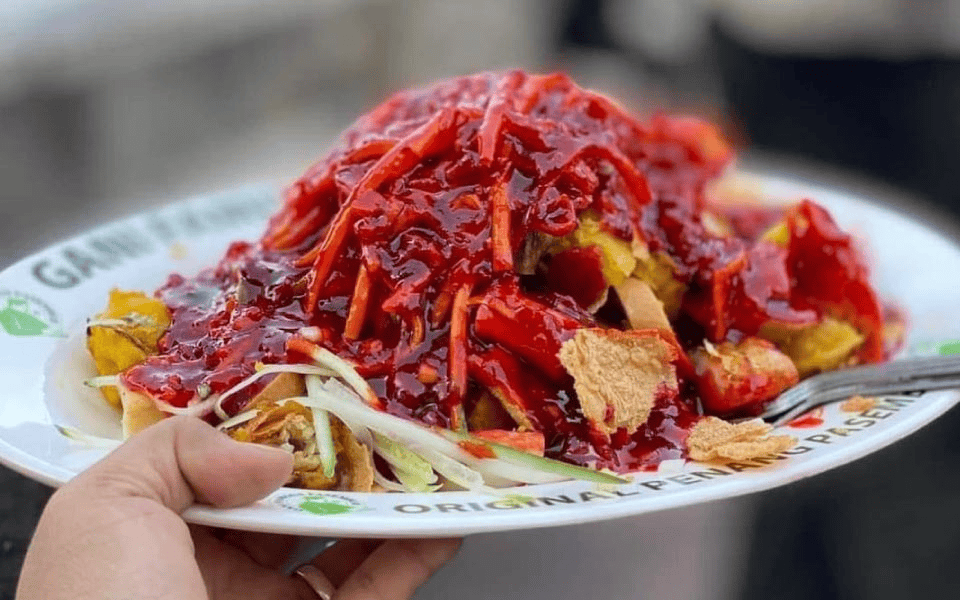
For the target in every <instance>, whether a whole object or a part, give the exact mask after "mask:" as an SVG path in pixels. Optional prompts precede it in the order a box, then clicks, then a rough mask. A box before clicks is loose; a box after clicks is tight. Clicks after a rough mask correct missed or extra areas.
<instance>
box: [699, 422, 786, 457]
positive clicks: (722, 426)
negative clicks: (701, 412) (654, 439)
mask: <svg viewBox="0 0 960 600" xmlns="http://www.w3.org/2000/svg"><path fill="white" fill-rule="evenodd" d="M772 429H773V428H772V427H771V426H770V425H769V424H767V423H764V422H763V421H761V420H760V419H754V420H751V421H744V422H742V423H728V422H726V421H724V420H722V419H718V418H717V417H705V418H703V419H701V420H700V422H698V423H697V424H696V425H695V426H694V428H693V430H692V431H691V432H690V436H689V437H688V438H687V450H688V451H689V453H690V458H691V459H693V460H698V461H702V462H707V461H715V460H749V459H751V458H758V457H761V456H768V455H770V454H777V453H779V452H783V451H784V450H788V449H790V448H792V447H793V446H794V445H795V444H796V443H797V439H796V438H795V437H793V436H789V435H770V431H771V430H772Z"/></svg>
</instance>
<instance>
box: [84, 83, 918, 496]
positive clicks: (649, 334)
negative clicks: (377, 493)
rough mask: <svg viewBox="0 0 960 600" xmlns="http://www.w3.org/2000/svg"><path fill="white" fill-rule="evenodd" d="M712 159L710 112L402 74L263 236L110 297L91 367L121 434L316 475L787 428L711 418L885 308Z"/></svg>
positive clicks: (493, 462) (540, 466) (406, 469)
mask: <svg viewBox="0 0 960 600" xmlns="http://www.w3.org/2000/svg"><path fill="white" fill-rule="evenodd" d="M732 158H733V152H732V150H731V148H730V147H729V146H728V145H727V143H726V142H725V141H724V140H723V139H722V138H721V137H720V135H719V133H718V131H717V129H716V128H715V127H713V126H711V125H709V124H707V123H704V122H702V121H699V120H696V119H691V118H685V117H668V116H664V115H657V116H654V117H652V118H650V119H648V120H646V121H638V120H637V119H635V118H633V117H631V116H630V115H629V114H628V113H627V112H626V111H625V110H624V109H623V108H621V107H620V106H618V105H617V104H615V103H614V102H613V101H611V100H609V99H608V98H606V97H604V96H602V95H599V94H596V93H594V92H590V91H587V90H583V89H581V88H579V87H578V86H576V85H575V84H574V83H573V82H571V81H570V80H569V79H568V78H566V77H565V76H563V75H545V76H541V75H528V74H526V73H523V72H520V71H513V72H508V73H483V74H479V75H474V76H470V77H462V78H458V79H453V80H449V81H444V82H441V83H438V84H436V85H434V86H431V87H428V88H425V89H422V90H414V91H406V92H400V93H398V94H397V95H395V96H394V97H392V98H390V99H388V100H387V101H386V102H385V103H383V104H382V105H380V106H379V107H377V108H375V109H374V110H373V111H371V112H370V113H369V114H367V115H365V116H363V117H361V118H360V119H359V120H358V121H357V122H356V123H355V124H354V125H353V126H352V127H350V128H349V129H348V130H347V131H346V132H345V133H344V134H343V136H342V138H341V143H340V144H339V145H338V146H337V147H336V148H335V149H334V150H333V151H331V152H330V153H329V154H328V155H327V156H326V157H324V158H323V159H322V160H321V161H320V162H319V163H317V164H316V165H315V166H314V167H312V168H311V169H309V170H308V171H307V173H306V174H305V175H304V176H303V177H302V178H301V179H299V180H298V181H296V182H295V183H294V184H293V185H292V186H291V187H290V188H289V189H288V191H287V192H286V194H285V196H284V199H283V206H282V207H281V208H280V210H279V211H278V212H277V213H276V214H275V215H274V216H273V218H272V219H271V220H270V223H269V225H268V227H267V230H266V232H265V234H264V236H263V237H262V238H261V239H260V240H259V241H258V242H257V243H255V244H251V243H243V242H237V243H235V244H233V245H232V246H231V248H230V249H229V250H228V251H227V253H226V255H225V257H224V258H223V260H222V261H221V262H220V263H219V264H218V265H216V266H215V267H212V268H210V269H208V270H206V271H203V272H202V273H200V274H198V275H197V276H194V277H191V278H184V277H182V276H179V275H172V276H171V277H170V279H169V281H168V282H167V284H166V285H164V286H163V287H162V288H160V290H158V291H157V293H156V297H155V298H148V297H147V296H144V295H142V294H141V295H139V296H137V295H136V294H135V293H129V292H127V293H121V292H116V293H115V294H114V295H112V296H111V302H110V306H109V307H108V310H107V311H106V312H105V313H104V314H102V315H99V316H98V317H97V318H95V319H94V321H92V322H91V324H90V325H91V326H90V338H89V346H90V350H91V353H92V354H93V356H94V358H95V359H96V361H97V364H98V366H110V365H113V366H110V368H100V373H101V375H107V376H109V377H110V378H102V377H101V378H96V379H95V380H94V383H95V384H96V385H99V386H104V389H105V390H115V391H116V392H117V394H116V395H115V398H116V399H118V401H119V403H120V404H121V406H122V409H123V411H124V424H125V430H126V431H129V432H133V431H135V430H136V429H138V428H141V427H143V426H146V425H147V424H149V423H151V422H153V421H155V420H156V419H159V418H162V417H163V416H164V415H167V414H193V415H196V416H200V417H203V418H206V419H209V420H210V421H211V422H214V423H219V426H220V427H221V428H222V429H224V430H226V431H228V432H229V433H230V435H232V436H234V437H236V438H237V439H242V440H245V441H253V442H259V443H268V444H273V445H277V446H280V447H283V448H286V449H288V450H289V451H290V452H292V453H293V454H294V457H295V473H294V480H293V481H292V483H293V484H295V485H302V486H305V487H312V488H324V489H326V488H339V489H357V490H368V489H371V488H372V487H375V486H378V487H379V488H383V489H390V490H394V489H398V490H399V489H402V490H413V491H430V490H434V489H437V486H444V488H446V487H466V488H470V489H487V487H489V486H502V485H512V484H517V483H528V484H533V483H543V482H548V481H555V480H557V479H562V478H570V477H577V478H582V479H588V480H591V481H596V482H601V483H603V482H613V481H615V480H616V478H615V477H614V476H613V475H610V474H609V473H604V471H613V472H618V473H627V472H631V471H634V470H637V469H652V468H655V467H656V466H657V465H658V464H659V463H661V462H662V461H664V460H674V459H680V458H686V457H688V456H692V457H694V458H695V457H696V456H723V455H724V453H723V452H722V451H719V450H717V448H718V447H719V446H718V445H723V444H738V445H737V448H736V451H737V453H738V455H740V454H742V453H743V452H744V451H748V450H745V448H747V449H749V448H750V447H753V448H755V449H756V451H757V452H760V451H763V452H772V451H777V450H779V449H783V448H786V447H788V446H789V444H790V443H792V442H791V440H790V438H788V437H785V436H779V437H778V436H774V437H767V433H768V431H767V430H766V429H765V428H764V427H762V426H757V425H756V424H754V425H752V426H750V427H748V428H740V427H739V426H731V425H729V424H727V423H724V422H723V421H719V420H717V419H713V418H706V417H705V415H721V416H743V415H748V414H751V413H754V412H756V411H757V410H759V409H760V407H762V405H763V403H764V402H766V401H767V400H769V399H770V398H772V397H773V396H775V395H776V394H777V393H779V391H781V390H782V389H784V388H785V387H788V386H790V385H792V384H793V383H796V381H797V380H798V379H799V378H800V377H802V376H806V375H809V374H812V373H814V372H817V371H818V370H822V369H832V368H842V367H843V366H846V365H849V364H856V363H865V362H877V361H880V360H884V359H885V358H886V357H887V355H888V354H889V352H890V351H891V350H892V349H893V348H894V347H895V346H896V342H897V340H895V339H891V338H890V336H889V335H888V334H887V333H885V332H892V331H894V330H896V329H897V328H896V327H891V326H890V325H896V324H898V319H897V318H896V316H895V315H894V313H893V312H892V311H889V310H887V309H885V308H883V307H882V306H881V304H880V303H879V301H878V299H877V296H876V294H875V292H874V291H873V289H872V287H871V286H870V283H869V278H868V270H867V267H866V263H865V261H864V259H863V258H862V256H861V254H860V252H859V251H858V249H857V247H856V245H855V244H854V242H853V240H852V239H851V237H850V236H849V235H847V234H846V233H844V232H843V231H841V230H840V229H839V228H838V227H837V225H836V224H835V223H834V222H833V220H832V219H831V217H830V215H829V214H828V213H827V212H826V211H825V210H824V209H823V208H822V207H820V206H818V205H817V204H815V203H814V202H812V201H810V200H803V201H801V202H799V203H797V204H796V205H793V206H777V207H774V206H764V205H763V204H762V203H754V204H749V205H745V204H735V203H731V202H730V201H729V197H730V195H727V194H724V193H723V192H722V191H720V188H718V187H716V186H714V185H713V183H714V182H716V181H717V180H718V178H719V177H720V176H721V174H722V173H723V171H724V170H725V169H726V168H727V166H728V165H729V163H730V162H731V161H732ZM120 300H123V304H122V305H121V303H120ZM131 303H132V304H131ZM134 305H136V306H142V307H145V308H144V312H143V313H141V312H138V310H139V309H136V308H130V309H129V310H128V307H130V306H134ZM147 313H149V314H147ZM148 317H149V321H148V320H147V318H148ZM161 322H162V323H164V325H163V326H162V327H161V328H160V329H157V328H156V326H155V324H156V323H161ZM150 327H153V328H152V329H151V328H150ZM901 329H902V328H901ZM103 332H107V333H109V335H102V333H103ZM147 334H151V335H152V334H156V335H157V337H156V339H153V338H146V337H145V336H146V335H147ZM151 340H152V341H151ZM144 341H146V342H149V343H152V344H154V345H153V346H150V344H149V343H146V344H145V343H144ZM131 357H133V358H134V359H135V360H133V361H131V360H130V359H131ZM115 359H116V360H115ZM121 362H122V364H123V366H121V367H119V368H118V367H116V365H117V364H121ZM731 427H732V429H731ZM761 438H762V440H763V442H762V443H759V442H758V440H759V439H761ZM755 442H756V444H755V445H754V446H750V444H754V443H755ZM711 444H712V445H711Z"/></svg>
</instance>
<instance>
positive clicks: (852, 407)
mask: <svg viewBox="0 0 960 600" xmlns="http://www.w3.org/2000/svg"><path fill="white" fill-rule="evenodd" d="M876 405H877V399H876V398H867V397H866V396H853V397H851V398H850V399H848V400H847V401H845V402H844V403H843V404H841V405H840V410H842V411H843V412H852V413H858V412H863V411H865V410H870V409H871V408H873V407H874V406H876Z"/></svg>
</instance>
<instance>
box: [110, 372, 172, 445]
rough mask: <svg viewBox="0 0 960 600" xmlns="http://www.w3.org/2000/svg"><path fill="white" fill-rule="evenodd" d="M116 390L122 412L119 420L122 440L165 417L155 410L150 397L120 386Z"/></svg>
mask: <svg viewBox="0 0 960 600" xmlns="http://www.w3.org/2000/svg"><path fill="white" fill-rule="evenodd" d="M117 390H119V392H120V407H121V408H122V410H123V416H122V417H121V418H120V425H121V427H122V430H123V439H127V438H129V437H130V436H132V435H134V434H135V433H139V432H141V431H143V430H144V429H146V428H147V427H150V426H151V425H153V424H154V423H157V422H158V421H161V420H163V419H164V418H165V417H166V416H167V414H166V413H164V412H163V411H161V410H160V409H159V408H157V405H156V403H154V401H153V400H151V399H150V396H147V395H146V394H141V393H140V392H134V391H133V390H129V389H127V388H126V386H122V385H121V386H118V387H117Z"/></svg>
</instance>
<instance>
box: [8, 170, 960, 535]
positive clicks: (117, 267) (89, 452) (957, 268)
mask: <svg viewBox="0 0 960 600" xmlns="http://www.w3.org/2000/svg"><path fill="white" fill-rule="evenodd" d="M758 181H760V182H762V185H763V187H764V189H765V191H766V192H767V193H768V194H769V195H770V196H771V197H772V198H777V199H783V200H785V201H786V200H794V199H797V198H799V197H801V196H809V197H812V198H814V199H816V200H817V201H819V202H821V203H823V204H825V205H826V206H827V207H829V208H830V210H831V211H832V212H833V214H834V216H835V217H836V219H837V220H838V221H839V222H840V223H841V225H842V226H844V227H845V228H847V229H848V230H850V231H853V232H855V233H856V234H857V235H860V236H862V237H864V238H865V239H867V240H869V247H870V251H871V254H872V257H871V258H872V261H873V264H874V282H875V283H876V285H877V286H878V287H879V289H880V291H881V294H882V295H883V297H884V298H886V299H891V300H894V301H895V302H896V303H898V304H899V305H901V306H903V307H904V308H906V310H907V312H908V314H909V316H910V335H909V340H908V348H909V349H912V350H917V349H927V350H929V349H931V348H936V347H937V344H938V343H940V342H943V341H945V340H951V339H960V324H958V322H957V319H956V318H955V315H956V311H957V308H956V307H957V306H960V286H957V285H956V283H955V280H954V277H955V276H956V274H957V273H960V248H958V247H957V246H956V245H954V244H953V243H952V242H950V241H948V240H947V239H945V238H943V237H942V236H940V235H939V234H937V233H934V232H932V231H930V230H929V229H926V228H924V227H923V226H921V225H918V224H916V223H914V222H912V221H910V220H909V219H907V218H906V217H904V216H902V215H900V214H898V213H895V212H892V211H889V210H886V209H882V208H879V207H877V206H875V205H871V204H870V203H868V202H867V201H865V200H862V199H858V198H855V197H851V196H849V195H848V194H845V193H843V192H840V191H837V190H831V189H826V188H821V187H817V186H815V185H812V184H809V183H806V182H802V181H798V180H790V179H785V178H776V177H764V178H761V179H759V180H758ZM275 207H276V192H275V190H273V189H266V188H253V189H243V190H238V191H233V192H229V193H226V194H222V195H218V196H214V197H204V198H197V199H193V200H189V201H186V202H181V203H178V204H174V205H172V206H169V207H166V208H164V209H162V210H159V211H156V212H151V213H147V214H144V215H139V216H135V217H132V218H129V219H126V220H123V221H119V222H116V223H112V224H109V225H106V226H104V227H101V228H98V229H96V230H95V231H92V232H90V233H88V234H86V235H82V236H79V237H76V238H74V239H72V240H69V241H67V242H63V243H61V244H58V245H56V246H53V247H51V248H49V249H47V250H44V251H43V252H40V253H38V254H36V255H34V256H31V257H29V258H27V259H24V260H22V261H20V262H19V263H17V264H15V265H13V266H12V267H10V268H9V269H7V270H6V271H4V272H3V273H2V274H0V358H2V360H0V377H2V379H0V380H2V381H3V382H4V385H3V386H0V460H2V461H3V463H4V464H6V465H7V466H9V467H11V468H13V469H15V470H17V471H19V472H21V473H23V474H25V475H27V476H29V477H32V478H34V479H37V480H39V481H42V482H45V483H48V484H51V485H60V484H62V483H64V482H65V481H67V480H69V479H70V478H71V477H72V476H73V475H75V474H76V473H78V472H80V471H81V470H82V469H84V468H85V467H86V466H88V465H90V464H91V463H92V462H94V461H95V460H97V459H98V458H99V457H101V456H102V455H103V453H104V450H102V449H98V448H91V447H88V446H86V445H84V444H79V443H77V442H72V441H70V440H67V439H66V438H64V437H63V436H62V435H60V434H59V433H58V432H57V430H56V429H55V428H54V424H65V425H71V426H74V427H77V428H79V429H81V430H84V431H87V432H89V433H93V434H97V435H101V436H113V437H118V436H119V426H118V415H117V414H116V413H114V412H113V411H112V409H110V408H108V407H107V406H105V405H104V403H103V402H102V400H101V399H100V398H99V395H98V393H97V392H95V391H92V390H89V389H86V388H84V387H83V386H82V385H80V382H81V381H82V380H83V379H84V378H85V377H87V376H89V375H90V374H92V365H91V363H90V361H89V359H88V358H87V357H86V355H85V352H84V349H83V329H84V322H85V320H86V319H87V318H88V317H89V316H90V315H92V314H94V313H96V312H98V311H99V310H100V309H102V307H103V306H104V304H105V302H106V297H107V292H108V291H109V289H110V288H111V287H114V286H119V287H124V288H136V289H145V290H152V289H154V288H156V287H157V286H159V285H160V284H162V283H163V281H164V280H165V279H166V277H167V275H168V274H169V273H171V272H179V273H183V274H187V275H190V274H193V273H195V272H196V271H197V270H199V269H200V268H202V267H204V266H207V265H211V264H213V263H214V262H215V261H216V260H218V259H219V258H220V256H221V255H222V253H223V252H224V250H225V248H226V246H227V244H228V243H229V242H230V241H232V240H236V239H256V238H257V237H258V236H259V234H260V232H261V230H262V228H263V225H264V221H265V219H266V217H267V215H268V214H269V213H270V212H272V211H273V210H274V208H275ZM958 400H960V393H956V392H937V393H930V394H927V395H925V396H923V397H920V398H916V399H913V400H899V401H884V402H882V403H881V404H880V405H879V406H877V407H875V408H873V409H871V410H869V411H866V412H865V413H862V414H853V413H845V412H843V411H841V410H840V407H839V406H837V405H834V406H830V407H828V408H827V409H826V410H825V411H824V412H823V415H822V420H823V422H822V424H820V425H817V426H814V427H811V428H796V427H785V428H784V429H786V430H787V433H790V434H793V435H795V436H797V437H798V438H799V440H800V443H799V444H798V445H797V446H796V447H795V448H793V449H791V450H790V451H788V452H786V453H784V454H782V455H780V456H776V457H770V458H769V459H766V460H751V461H743V462H739V463H736V462H732V463H728V464H723V465H703V464H697V463H687V464H685V465H678V464H673V465H671V467H668V468H661V470H660V472H657V473H641V474H638V475H636V476H634V477H633V482H632V483H630V484H628V485H623V486H619V487H598V486H597V485H595V484H589V483H579V482H571V483H559V484H550V485H540V486H530V487H526V488H522V489H517V490H515V491H514V493H513V494H511V495H506V496H504V497H488V496H482V495H478V494H473V493H467V492H450V493H439V494H398V493H389V494H359V493H347V492H337V493H325V492H309V491H302V490H294V489H286V488H284V489H281V490H279V491H277V492H275V493H274V494H272V495H271V496H270V497H268V498H267V499H265V500H263V501H261V502H259V503H257V504H256V505H253V506H250V507H246V508H239V509H231V510H214V509H210V508H206V507H201V506H195V507H193V508H191V509H189V510H188V511H187V513H186V514H185V517H186V518H187V520H189V521H192V522H196V523H202V524H207V525H215V526H221V527H232V528H238V529H248V530H258V531H271V532H277V533H297V534H302V535H323V536H334V537H343V536H376V537H403V536H429V535H460V534H469V533H476V532H485V531H505V530H513V529H524V528H533V527H546V526H554V525H565V524H571V523H585V522H590V521H599V520H606V519H613V518H617V517H624V516H628V515H638V514H641V513H646V512H651V511H656V510H662V509H666V508H672V507H678V506H685V505H690V504H695V503H700V502H706V501H709V500H716V499H720V498H728V497H733V496H738V495H742V494H747V493H750V492H756V491H759V490H764V489H768V488H772V487H775V486H778V485H783V484H785V483H789V482H792V481H796V480H798V479H802V478H804V477H808V476H810V475H814V474H816V473H820V472H823V471H825V470H827V469H830V468H833V467H836V466H839V465H842V464H844V463H847V462H849V461H851V460H854V459H856V458H859V457H861V456H864V455H866V454H869V453H871V452H874V451H876V450H878V449H880V448H882V447H884V446H886V445H888V444H891V443H893V442H894V441H896V440H898V439H900V438H902V437H904V436H906V435H908V434H910V433H912V432H913V431H915V430H917V429H918V428H920V427H921V426H923V425H924V424H926V423H928V422H930V421H931V420H933V419H934V418H936V417H937V416H939V415H941V414H943V413H944V412H945V411H946V410H947V409H949V408H950V407H952V406H953V405H954V404H956V403H957V401H958ZM674 462H676V461H674Z"/></svg>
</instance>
